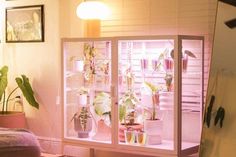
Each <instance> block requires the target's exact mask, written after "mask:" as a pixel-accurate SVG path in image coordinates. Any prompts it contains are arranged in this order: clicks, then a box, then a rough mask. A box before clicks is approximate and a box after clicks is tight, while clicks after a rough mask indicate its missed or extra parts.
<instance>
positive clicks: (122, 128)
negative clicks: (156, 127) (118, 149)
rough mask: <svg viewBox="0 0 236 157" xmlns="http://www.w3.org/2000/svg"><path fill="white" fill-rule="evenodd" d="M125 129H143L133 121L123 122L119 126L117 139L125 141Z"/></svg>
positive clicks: (138, 130)
mask: <svg viewBox="0 0 236 157" xmlns="http://www.w3.org/2000/svg"><path fill="white" fill-rule="evenodd" d="M125 130H132V131H137V132H141V131H142V130H143V125H142V124H139V123H135V124H134V125H124V124H123V123H122V124H121V125H120V126H119V141H120V142H125V133H124V132H125Z"/></svg>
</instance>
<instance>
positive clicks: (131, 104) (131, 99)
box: [119, 90, 143, 142]
mask: <svg viewBox="0 0 236 157" xmlns="http://www.w3.org/2000/svg"><path fill="white" fill-rule="evenodd" d="M138 103H139V99H138V97H137V96H136V94H135V92H134V91H133V90H128V91H127V92H126V93H124V94H123V95H122V96H121V98H120V100H119V121H120V127H119V139H120V141H122V142H123V141H125V137H124V131H125V130H136V131H142V129H143V125H141V124H139V123H136V122H135V118H136V116H137V112H136V111H137V110H136V109H137V104H138Z"/></svg>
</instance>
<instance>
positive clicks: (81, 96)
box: [78, 94, 87, 106]
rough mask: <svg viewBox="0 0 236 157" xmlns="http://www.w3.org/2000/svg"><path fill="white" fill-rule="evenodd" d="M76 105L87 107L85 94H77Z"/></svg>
mask: <svg viewBox="0 0 236 157" xmlns="http://www.w3.org/2000/svg"><path fill="white" fill-rule="evenodd" d="M78 103H79V105H82V106H85V105H87V94H79V95H78Z"/></svg>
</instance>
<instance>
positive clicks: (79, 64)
mask: <svg viewBox="0 0 236 157" xmlns="http://www.w3.org/2000/svg"><path fill="white" fill-rule="evenodd" d="M83 70H84V61H83V60H75V61H74V71H78V72H82V71H83Z"/></svg>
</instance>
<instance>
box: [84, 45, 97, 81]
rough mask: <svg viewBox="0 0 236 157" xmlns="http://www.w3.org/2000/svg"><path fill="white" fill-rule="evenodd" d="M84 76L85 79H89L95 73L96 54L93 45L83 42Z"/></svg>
mask: <svg viewBox="0 0 236 157" xmlns="http://www.w3.org/2000/svg"><path fill="white" fill-rule="evenodd" d="M83 54H84V65H85V66H84V78H85V79H86V80H91V79H92V76H93V75H94V74H95V73H96V71H95V63H94V62H95V56H96V54H97V50H96V49H95V47H94V46H93V45H90V44H89V43H85V44H84V51H83Z"/></svg>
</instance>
